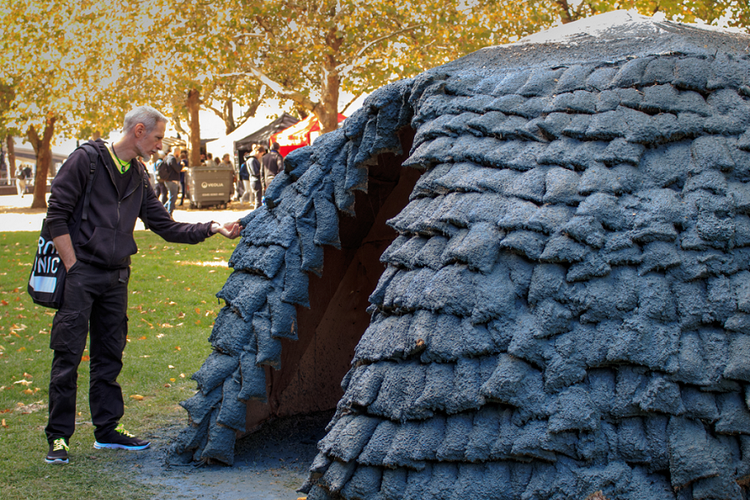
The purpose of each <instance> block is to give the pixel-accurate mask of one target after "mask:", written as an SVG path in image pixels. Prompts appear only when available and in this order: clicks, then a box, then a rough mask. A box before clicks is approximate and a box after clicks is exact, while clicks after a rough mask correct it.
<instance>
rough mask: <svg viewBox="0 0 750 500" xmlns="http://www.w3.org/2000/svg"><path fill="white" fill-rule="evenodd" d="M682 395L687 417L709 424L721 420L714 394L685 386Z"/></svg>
mask: <svg viewBox="0 0 750 500" xmlns="http://www.w3.org/2000/svg"><path fill="white" fill-rule="evenodd" d="M681 394H682V402H683V404H684V405H685V417H687V418H691V419H695V420H698V419H700V420H705V421H707V422H715V421H716V420H718V419H719V410H718V408H717V407H716V397H715V395H714V394H713V393H710V392H705V391H700V390H698V389H696V388H694V387H689V386H685V387H683V388H682V389H681Z"/></svg>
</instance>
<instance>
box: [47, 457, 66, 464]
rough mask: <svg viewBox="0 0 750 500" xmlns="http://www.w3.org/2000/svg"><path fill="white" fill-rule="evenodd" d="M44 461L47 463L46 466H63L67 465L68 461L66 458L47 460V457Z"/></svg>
mask: <svg viewBox="0 0 750 500" xmlns="http://www.w3.org/2000/svg"><path fill="white" fill-rule="evenodd" d="M44 461H45V462H47V463H48V464H55V465H56V464H60V465H65V464H67V463H68V459H67V458H66V459H62V458H49V457H47V458H45V459H44Z"/></svg>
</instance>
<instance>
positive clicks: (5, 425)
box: [2, 419, 8, 429]
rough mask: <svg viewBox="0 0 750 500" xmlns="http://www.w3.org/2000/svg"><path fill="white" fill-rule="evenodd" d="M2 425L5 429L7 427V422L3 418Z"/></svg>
mask: <svg viewBox="0 0 750 500" xmlns="http://www.w3.org/2000/svg"><path fill="white" fill-rule="evenodd" d="M2 426H3V427H5V428H6V429H7V428H8V424H6V423H5V419H3V423H2Z"/></svg>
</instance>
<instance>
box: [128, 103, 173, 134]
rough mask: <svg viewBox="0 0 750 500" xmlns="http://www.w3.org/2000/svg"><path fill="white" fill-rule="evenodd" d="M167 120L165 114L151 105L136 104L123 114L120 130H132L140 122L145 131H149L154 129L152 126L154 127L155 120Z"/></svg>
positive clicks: (165, 121)
mask: <svg viewBox="0 0 750 500" xmlns="http://www.w3.org/2000/svg"><path fill="white" fill-rule="evenodd" d="M168 121H169V120H168V119H167V117H166V116H164V115H163V114H161V113H160V112H159V111H157V110H156V109H154V108H152V107H151V106H138V107H137V108H133V109H132V110H130V112H129V113H128V114H127V115H125V120H124V121H123V124H122V130H123V132H125V133H126V134H127V133H128V132H130V131H132V130H133V129H134V128H135V126H136V125H138V124H139V123H142V124H143V126H144V127H146V132H151V131H152V130H154V127H156V123H157V122H164V123H167V122H168Z"/></svg>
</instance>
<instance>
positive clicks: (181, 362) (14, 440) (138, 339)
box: [0, 231, 239, 500]
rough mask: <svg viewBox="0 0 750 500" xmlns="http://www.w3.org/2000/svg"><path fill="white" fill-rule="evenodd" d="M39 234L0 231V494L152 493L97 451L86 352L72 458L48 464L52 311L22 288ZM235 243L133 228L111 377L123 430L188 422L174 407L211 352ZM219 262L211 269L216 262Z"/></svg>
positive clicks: (139, 431)
mask: <svg viewBox="0 0 750 500" xmlns="http://www.w3.org/2000/svg"><path fill="white" fill-rule="evenodd" d="M37 236H38V233H32V232H0V418H1V419H2V426H1V427H0V464H2V465H0V471H2V473H1V474H0V498H2V499H4V500H5V499H8V500H9V499H16V498H33V499H53V498H54V499H57V498H97V499H100V500H103V499H110V498H111V499H115V498H152V497H153V495H154V492H153V491H149V490H148V489H146V488H145V487H143V486H140V485H138V484H133V483H132V482H129V478H128V477H127V475H126V473H125V472H123V471H119V470H118V468H117V466H116V461H117V456H118V453H122V452H112V451H111V450H95V449H94V448H93V443H94V436H93V427H92V425H91V416H90V412H89V408H88V375H89V368H88V356H87V352H86V353H84V356H83V359H82V362H81V365H80V369H79V378H80V381H79V387H78V403H77V410H78V418H77V420H76V433H75V435H74V436H73V438H72V440H71V443H70V445H71V448H70V464H68V465H62V466H60V465H48V464H46V463H45V462H44V460H43V458H44V455H45V454H46V452H47V441H46V438H45V435H44V426H45V425H46V423H47V422H46V421H47V397H48V385H49V369H50V363H51V360H52V351H51V350H50V349H49V331H50V328H51V326H52V318H53V316H54V311H53V310H51V309H46V308H44V307H40V306H36V305H35V304H34V303H33V302H32V301H31V299H30V298H29V296H28V295H27V293H26V283H27V281H28V276H29V273H30V271H31V264H32V261H33V257H34V246H35V244H36V238H37ZM237 241H239V240H227V239H226V238H222V237H220V236H215V237H212V238H210V239H208V240H207V241H206V242H204V243H202V244H199V245H183V244H175V243H168V242H165V241H164V240H162V239H161V238H159V237H158V236H156V235H155V234H153V233H151V232H144V231H141V232H137V233H136V242H137V243H138V247H139V249H140V251H139V253H138V254H136V255H135V256H133V265H132V274H131V280H130V286H129V294H130V296H129V303H128V317H129V335H128V345H127V347H126V348H125V354H124V364H125V366H124V368H123V371H122V373H121V375H120V377H119V379H118V381H119V383H120V385H122V390H123V395H124V397H125V405H126V409H125V416H124V418H123V420H122V422H123V424H124V425H125V427H126V428H127V429H128V430H130V431H131V432H133V433H134V434H136V435H139V436H147V435H149V434H151V435H154V434H155V433H158V430H159V429H160V428H163V427H165V426H167V425H169V424H174V422H182V423H184V422H185V421H186V416H187V413H186V412H185V411H184V410H183V409H182V408H181V407H180V406H178V403H179V402H180V401H182V400H185V399H187V398H189V397H190V396H192V394H193V393H194V392H195V387H196V384H195V382H194V381H193V380H191V379H190V376H191V375H192V374H193V373H194V372H195V371H197V370H198V369H199V368H200V366H201V364H202V363H203V361H204V360H205V358H206V356H207V355H208V354H209V352H210V350H211V346H210V344H209V343H208V342H207V338H208V336H209V335H210V333H211V326H212V325H213V322H214V319H215V318H216V315H217V313H218V312H219V310H220V309H221V307H222V304H219V303H218V301H217V299H216V297H215V296H214V295H215V293H216V292H218V291H219V290H220V289H221V287H222V286H223V284H224V282H225V281H226V279H227V277H228V276H229V274H230V270H229V269H227V267H226V261H227V260H229V257H230V256H231V253H232V251H233V250H234V246H235V245H236V243H237ZM217 264H218V265H217Z"/></svg>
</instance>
